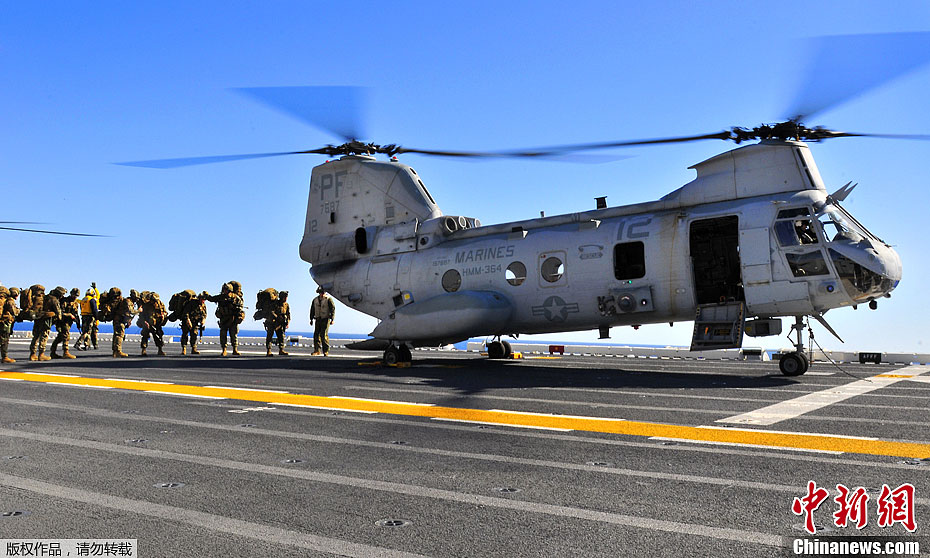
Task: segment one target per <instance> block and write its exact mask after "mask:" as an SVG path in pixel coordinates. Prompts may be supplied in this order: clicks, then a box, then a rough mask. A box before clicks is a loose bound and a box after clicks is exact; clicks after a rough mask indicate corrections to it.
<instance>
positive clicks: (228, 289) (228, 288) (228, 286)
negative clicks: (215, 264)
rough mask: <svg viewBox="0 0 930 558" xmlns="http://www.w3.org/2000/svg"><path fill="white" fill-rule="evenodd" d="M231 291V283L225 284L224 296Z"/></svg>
mask: <svg viewBox="0 0 930 558" xmlns="http://www.w3.org/2000/svg"><path fill="white" fill-rule="evenodd" d="M231 290H232V285H230V284H229V283H223V288H222V292H223V294H226V293H228V292H229V291H231Z"/></svg>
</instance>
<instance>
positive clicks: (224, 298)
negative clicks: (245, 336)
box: [207, 281, 245, 356]
mask: <svg viewBox="0 0 930 558" xmlns="http://www.w3.org/2000/svg"><path fill="white" fill-rule="evenodd" d="M241 289H242V285H241V284H240V283H239V282H238V281H231V282H229V283H223V288H222V291H221V292H220V294H218V295H215V296H209V295H208V296H207V300H209V301H210V302H215V303H216V317H217V321H218V322H219V326H220V346H222V348H223V351H222V353H220V355H221V356H226V345H227V336H228V338H229V341H230V342H231V343H232V354H234V355H236V356H238V355H239V340H238V338H237V336H238V334H239V324H240V323H242V320H244V319H245V310H244V306H245V305H244V303H243V301H242V295H241V294H237V292H236V291H237V290H238V291H240V292H241Z"/></svg>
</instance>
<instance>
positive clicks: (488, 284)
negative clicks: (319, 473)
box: [301, 141, 901, 348]
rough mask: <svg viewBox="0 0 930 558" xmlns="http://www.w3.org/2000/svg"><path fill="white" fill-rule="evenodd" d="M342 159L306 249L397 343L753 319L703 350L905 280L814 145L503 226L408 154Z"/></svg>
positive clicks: (754, 150) (762, 150) (746, 155)
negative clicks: (619, 200) (634, 199)
mask: <svg viewBox="0 0 930 558" xmlns="http://www.w3.org/2000/svg"><path fill="white" fill-rule="evenodd" d="M333 163H339V164H333ZM333 163H327V164H326V165H321V166H320V167H317V168H316V169H314V174H313V177H312V178H311V191H310V201H309V204H308V214H307V225H306V228H305V235H304V241H303V243H302V245H301V255H302V257H303V258H304V259H305V260H307V261H309V262H310V263H312V264H313V266H312V269H311V273H312V275H313V278H314V280H316V282H317V283H319V284H321V285H323V286H325V287H326V288H327V289H328V290H330V291H331V292H332V293H333V295H334V296H335V297H336V298H337V299H339V300H340V301H342V302H343V303H345V304H347V305H348V306H350V307H352V308H355V309H357V310H359V311H361V312H364V313H366V314H369V315H372V316H375V317H377V318H378V319H380V320H381V322H380V323H379V325H378V326H377V327H376V328H375V330H374V331H373V332H372V334H371V335H372V337H374V338H376V339H383V340H386V341H389V342H395V343H409V344H411V345H436V344H445V343H450V342H456V341H460V340H462V339H466V338H469V337H476V336H499V335H512V334H532V333H551V332H561V331H577V330H591V329H596V330H600V331H601V333H602V334H605V335H604V336H606V332H607V330H609V328H611V327H615V326H638V325H641V324H649V323H664V322H672V323H673V322H677V321H690V320H696V319H697V320H698V321H699V322H700V320H701V311H702V309H710V310H711V311H712V312H711V313H712V314H713V315H718V314H720V312H721V310H720V308H724V307H726V308H731V309H735V310H734V312H735V313H734V314H732V318H733V319H735V320H736V321H737V322H738V328H739V331H738V332H736V331H735V329H734V334H733V336H732V338H731V339H730V341H729V342H727V341H724V342H722V343H721V342H720V341H719V340H718V341H717V342H716V343H711V344H710V345H703V346H702V345H701V344H700V343H696V348H709V347H720V346H738V345H739V343H741V341H742V333H743V328H744V323H743V322H744V320H747V319H753V320H752V321H749V322H745V326H746V330H747V331H750V333H751V334H752V333H753V328H752V327H751V324H753V323H757V324H760V326H764V327H757V328H755V330H756V331H755V332H754V333H755V334H760V335H765V334H769V333H771V334H777V333H780V332H781V329H780V323H779V325H778V326H777V327H776V326H774V325H773V324H772V319H774V318H777V317H779V316H806V315H814V316H822V314H823V313H824V312H826V311H827V310H830V309H833V308H839V307H843V306H853V305H857V304H861V303H864V302H868V301H872V300H874V299H876V298H879V297H881V296H885V295H887V294H888V293H889V292H890V291H891V290H892V289H893V288H894V287H895V286H897V283H898V281H899V280H900V278H901V262H900V259H899V258H898V256H897V254H896V253H895V252H894V250H893V249H892V248H891V247H889V246H888V245H887V244H885V243H884V242H882V241H881V240H879V239H878V238H877V237H875V236H874V235H872V234H871V233H870V232H869V231H867V230H866V229H865V228H864V227H862V226H861V225H860V224H859V223H858V222H857V221H856V220H855V219H854V218H852V216H851V215H849V214H848V213H847V212H846V211H845V210H844V209H843V208H842V207H840V205H839V201H838V200H835V199H833V198H831V197H830V196H829V195H828V194H827V192H826V190H825V188H824V187H823V183H822V181H821V179H820V175H819V172H818V171H817V168H816V166H815V165H814V163H813V159H812V158H811V157H810V153H809V150H808V149H807V146H806V145H805V144H803V143H801V142H790V141H771V142H762V143H760V144H756V145H751V146H746V147H742V148H739V149H735V150H732V151H729V152H727V153H724V154H721V155H718V156H717V157H714V158H712V159H709V160H708V161H705V162H703V163H700V164H698V165H695V166H694V167H693V168H695V169H696V170H697V172H698V177H697V178H696V179H695V180H694V181H693V182H691V183H689V184H687V185H685V186H684V187H682V188H680V189H678V190H676V191H674V192H672V193H671V194H669V195H667V196H665V197H663V198H662V199H660V200H657V201H654V202H647V203H642V204H636V205H627V206H621V207H612V208H604V209H595V210H591V211H586V212H580V213H574V214H568V215H559V216H553V217H544V218H538V219H530V220H525V221H517V222H512V223H504V224H497V225H491V226H480V223H479V222H478V221H477V220H475V219H471V218H464V217H452V216H447V215H443V214H442V213H441V212H440V211H439V210H438V207H436V205H435V202H434V201H433V200H432V196H431V195H430V194H429V192H428V191H427V190H426V188H425V186H424V185H423V184H422V181H421V180H420V179H419V177H417V176H416V173H415V172H414V171H413V170H412V169H410V168H409V167H406V166H405V165H401V164H400V163H396V162H375V161H374V160H373V158H370V157H359V156H352V157H345V158H343V159H341V160H339V161H335V162H333ZM327 165H330V166H329V167H327ZM366 165H377V166H378V168H377V172H376V173H375V174H371V173H368V174H366V170H365V169H364V167H365V166H366ZM384 165H390V166H391V167H390V168H389V167H384ZM360 169H361V170H360ZM392 172H393V174H391V173H392ZM337 173H341V174H340V175H339V178H337ZM388 175H390V177H389V180H388V179H387V178H388ZM366 176H367V178H366ZM374 176H381V177H382V182H384V184H381V185H380V187H379V186H378V184H377V183H378V179H377V178H372V177H374ZM398 193H400V195H399V194H398ZM418 194H419V195H418ZM411 200H414V201H411ZM401 212H403V213H404V214H403V215H399V214H400V213H401ZM710 321H711V322H713V321H717V322H720V321H724V322H726V321H727V319H723V320H721V319H720V317H719V315H718V316H717V317H716V318H713V319H711V320H710ZM696 329H697V328H696ZM708 329H710V328H708ZM697 336H698V332H697V331H696V332H695V339H697Z"/></svg>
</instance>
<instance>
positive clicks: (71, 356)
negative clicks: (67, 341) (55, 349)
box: [61, 345, 77, 358]
mask: <svg viewBox="0 0 930 558" xmlns="http://www.w3.org/2000/svg"><path fill="white" fill-rule="evenodd" d="M61 358H77V357H76V356H74V355H72V354H71V353H69V352H68V346H67V345H65V348H64V353H62V355H61Z"/></svg>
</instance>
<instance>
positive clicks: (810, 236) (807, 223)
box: [775, 207, 818, 246]
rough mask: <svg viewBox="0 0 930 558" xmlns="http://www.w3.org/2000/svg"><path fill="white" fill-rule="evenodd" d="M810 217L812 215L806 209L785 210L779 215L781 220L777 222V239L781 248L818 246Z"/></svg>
mask: <svg viewBox="0 0 930 558" xmlns="http://www.w3.org/2000/svg"><path fill="white" fill-rule="evenodd" d="M808 215H810V213H809V212H808V210H807V208H804V207H799V208H795V209H784V210H782V211H780V212H779V213H778V217H779V219H778V221H775V237H776V238H777V239H778V244H779V246H801V245H807V244H817V242H818V240H817V233H816V232H815V231H814V226H813V222H812V221H811V219H810V218H809V217H808ZM798 217H801V218H798Z"/></svg>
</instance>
